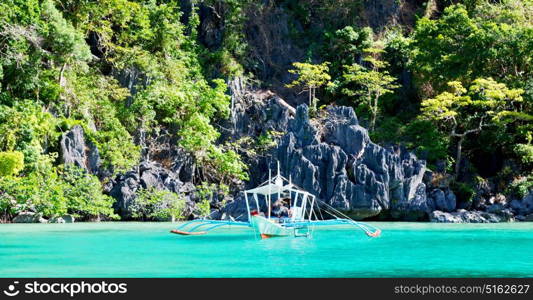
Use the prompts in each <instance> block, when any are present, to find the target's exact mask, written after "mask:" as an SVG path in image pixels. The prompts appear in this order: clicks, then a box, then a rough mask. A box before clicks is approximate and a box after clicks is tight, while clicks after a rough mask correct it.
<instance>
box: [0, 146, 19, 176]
mask: <svg viewBox="0 0 533 300" xmlns="http://www.w3.org/2000/svg"><path fill="white" fill-rule="evenodd" d="M22 169H24V154H23V153H22V152H18V151H13V152H0V176H11V175H17V174H18V173H19V172H20V171H22Z"/></svg>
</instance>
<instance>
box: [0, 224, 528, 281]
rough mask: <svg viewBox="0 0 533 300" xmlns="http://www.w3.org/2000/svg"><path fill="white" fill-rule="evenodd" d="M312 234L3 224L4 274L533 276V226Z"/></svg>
mask: <svg viewBox="0 0 533 300" xmlns="http://www.w3.org/2000/svg"><path fill="white" fill-rule="evenodd" d="M373 224H374V225H376V226H378V227H380V228H381V229H382V230H383V233H382V236H381V237H379V238H368V237H366V236H365V235H364V234H362V233H361V232H359V231H354V230H353V229H351V228H348V227H336V228H317V229H316V230H315V232H314V234H313V237H312V238H272V239H266V240H261V239H257V238H255V237H254V236H253V235H252V233H253V230H250V229H247V228H228V229H220V230H218V231H217V230H215V231H213V232H211V233H209V234H208V235H204V236H179V235H174V234H170V233H169V230H170V229H172V228H174V227H176V224H172V223H125V222H124V223H75V224H4V225H0V277H502V276H509V277H511V276H512V277H532V276H533V223H509V224H432V223H373Z"/></svg>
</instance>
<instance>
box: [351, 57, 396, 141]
mask: <svg viewBox="0 0 533 300" xmlns="http://www.w3.org/2000/svg"><path fill="white" fill-rule="evenodd" d="M365 53H366V54H367V56H366V57H365V58H364V59H363V60H364V61H365V62H366V63H367V64H366V65H368V67H367V66H363V65H359V64H353V65H350V66H345V70H344V73H343V74H342V81H343V85H348V84H351V83H352V84H355V85H356V86H357V87H358V88H356V89H350V88H347V87H345V88H342V90H341V92H342V93H343V94H345V95H347V96H356V97H358V100H359V101H360V103H361V104H363V105H365V106H367V107H368V108H369V110H370V115H371V117H370V128H369V129H370V131H374V128H375V126H376V119H377V116H378V113H379V99H380V98H381V97H382V96H383V95H386V94H389V93H392V92H393V90H394V89H396V88H398V87H399V86H398V85H396V84H395V83H394V82H395V81H396V78H395V77H393V76H391V75H390V74H389V72H388V71H386V70H383V69H384V68H385V67H387V66H388V63H387V62H385V61H382V60H380V59H379V55H380V54H381V53H383V50H381V49H377V48H369V49H365Z"/></svg>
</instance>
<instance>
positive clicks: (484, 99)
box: [421, 78, 523, 176]
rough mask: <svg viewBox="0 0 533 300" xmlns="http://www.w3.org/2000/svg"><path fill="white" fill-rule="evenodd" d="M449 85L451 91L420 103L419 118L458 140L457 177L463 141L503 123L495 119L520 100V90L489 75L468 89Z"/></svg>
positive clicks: (457, 84) (458, 84)
mask: <svg viewBox="0 0 533 300" xmlns="http://www.w3.org/2000/svg"><path fill="white" fill-rule="evenodd" d="M448 85H449V87H450V89H451V91H449V92H443V93H441V94H439V95H438V96H436V97H435V98H430V99H426V100H424V101H423V102H422V115H421V118H423V119H426V120H430V121H433V122H435V123H436V124H438V125H439V126H440V128H441V129H442V130H444V131H446V132H447V133H448V135H449V136H450V137H451V138H457V139H458V141H457V151H456V157H455V175H456V176H458V174H459V170H460V165H461V159H462V152H463V143H464V141H465V140H466V139H467V138H468V137H469V136H471V135H473V134H476V133H480V132H482V131H483V130H485V129H487V128H489V127H491V126H495V125H498V126H504V124H505V123H501V122H498V120H499V119H500V118H501V117H502V116H505V115H506V114H507V113H508V112H509V111H513V110H514V109H515V104H516V103H520V102H522V100H523V99H522V96H521V95H522V93H523V90H521V89H509V88H507V86H506V85H505V84H503V83H498V82H496V81H495V80H493V79H492V78H478V79H476V80H474V81H473V83H472V84H471V85H470V87H469V88H468V89H466V88H464V87H463V85H462V84H461V83H460V82H458V81H452V82H449V83H448Z"/></svg>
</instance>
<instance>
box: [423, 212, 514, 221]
mask: <svg viewBox="0 0 533 300" xmlns="http://www.w3.org/2000/svg"><path fill="white" fill-rule="evenodd" d="M429 219H430V221H431V222H436V223H498V222H501V221H502V218H501V217H499V216H497V215H495V214H492V213H488V212H483V211H468V210H464V209H459V210H457V211H455V212H443V211H440V210H435V211H432V212H431V213H430V214H429ZM505 221H506V220H505Z"/></svg>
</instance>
